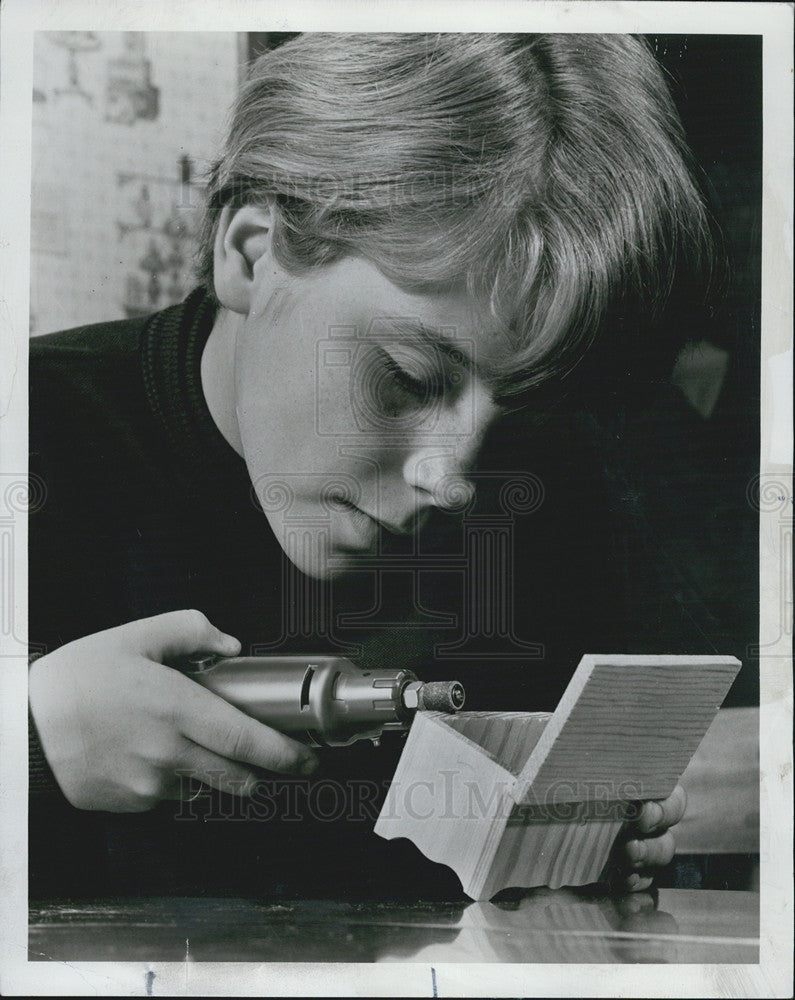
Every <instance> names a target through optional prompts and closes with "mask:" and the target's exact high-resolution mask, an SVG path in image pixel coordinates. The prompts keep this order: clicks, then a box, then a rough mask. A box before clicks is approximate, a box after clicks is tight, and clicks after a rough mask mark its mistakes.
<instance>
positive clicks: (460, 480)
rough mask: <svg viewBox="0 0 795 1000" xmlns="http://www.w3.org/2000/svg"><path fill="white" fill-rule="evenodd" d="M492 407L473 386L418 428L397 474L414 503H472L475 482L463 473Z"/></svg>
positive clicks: (459, 506)
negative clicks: (401, 478)
mask: <svg viewBox="0 0 795 1000" xmlns="http://www.w3.org/2000/svg"><path fill="white" fill-rule="evenodd" d="M497 412H498V408H497V406H496V405H495V404H494V403H493V402H492V400H491V396H490V395H489V394H488V393H487V392H486V391H485V390H484V389H479V388H477V387H475V388H474V389H473V390H472V391H471V392H470V393H467V394H465V396H462V397H461V399H459V400H458V402H457V404H456V405H455V406H454V407H450V408H449V409H447V410H446V411H444V412H441V413H437V414H435V415H434V419H433V420H432V421H430V422H429V425H426V426H425V427H423V428H421V429H419V430H418V433H417V435H416V436H415V439H414V441H413V446H412V447H411V449H410V451H409V454H408V455H407V457H406V460H405V463H404V465H403V478H404V479H405V481H406V482H407V483H408V484H409V486H411V487H413V489H414V490H415V491H416V500H417V503H418V505H419V506H433V507H439V508H441V509H442V510H460V509H462V508H464V507H466V506H468V505H469V504H470V503H471V502H472V500H473V499H474V495H475V485H474V483H473V482H472V480H471V479H469V478H468V476H469V474H470V473H471V471H472V467H473V465H474V463H475V459H476V458H477V455H478V452H479V451H480V446H481V444H482V443H483V437H484V435H485V433H486V430H487V429H488V427H489V425H490V424H491V422H492V421H493V420H494V417H495V416H496V414H497Z"/></svg>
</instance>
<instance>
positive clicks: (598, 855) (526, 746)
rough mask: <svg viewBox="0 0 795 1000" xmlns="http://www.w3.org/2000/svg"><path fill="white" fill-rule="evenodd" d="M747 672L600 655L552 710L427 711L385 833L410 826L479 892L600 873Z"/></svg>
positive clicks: (668, 659) (407, 754)
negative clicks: (624, 831)
mask: <svg viewBox="0 0 795 1000" xmlns="http://www.w3.org/2000/svg"><path fill="white" fill-rule="evenodd" d="M739 669H740V661H739V660H737V659H735V658H734V657H731V656H680V655H677V656H674V655H671V656H631V655H597V654H590V655H586V656H584V657H583V658H582V660H581V661H580V664H579V666H578V667H577V670H576V672H575V674H574V676H573V677H572V679H571V682H570V683H569V686H568V687H567V688H566V691H565V693H564V695H563V697H562V698H561V700H560V703H559V705H558V707H557V709H556V710H555V712H554V713H553V714H552V715H549V714H547V713H529V712H462V713H459V714H458V715H453V716H451V715H444V714H440V713H434V712H427V713H425V712H420V713H418V714H417V716H416V718H415V720H414V722H413V724H412V727H411V731H410V733H409V736H408V739H407V741H406V746H405V748H404V750H403V753H402V755H401V758H400V762H399V764H398V767H397V770H396V772H395V776H394V778H393V780H392V784H391V787H390V789H389V793H388V795H387V798H386V801H385V803H384V807H383V809H382V810H381V814H380V816H379V817H378V821H377V823H376V826H375V832H376V833H377V834H378V835H379V836H382V837H385V838H386V839H388V840H390V839H393V838H395V837H407V838H408V839H409V840H411V841H412V842H413V843H414V844H415V845H416V846H417V847H418V848H419V849H420V851H422V853H423V854H424V855H425V856H426V857H428V858H430V859H431V860H433V861H437V862H439V863H440V864H446V865H448V866H449V867H450V868H452V869H453V871H455V872H456V874H457V875H458V877H459V878H460V879H461V884H462V886H463V889H464V892H466V893H467V895H469V896H471V897H473V898H474V899H489V898H490V897H491V896H493V895H494V894H495V893H496V892H498V891H499V890H500V889H504V888H507V887H509V886H515V887H523V888H530V887H532V886H539V885H548V886H551V887H552V888H559V887H560V886H562V885H586V884H589V883H591V882H595V881H597V880H598V879H599V878H600V876H601V875H602V873H603V871H604V869H605V866H606V864H607V861H608V859H609V855H610V851H611V849H612V846H613V843H614V842H615V839H616V836H617V835H618V833H619V832H620V830H621V827H622V826H623V825H624V823H625V822H626V821H627V820H629V819H631V818H632V815H633V809H634V808H636V806H635V803H638V802H643V801H647V800H650V799H663V798H666V797H667V796H668V795H670V794H671V792H672V791H673V789H674V787H675V786H676V783H677V781H678V780H679V778H680V777H681V775H682V772H683V771H684V770H685V768H686V767H687V765H688V763H689V762H690V759H691V757H692V756H693V754H694V753H695V751H696V750H697V748H698V746H699V744H700V743H701V740H702V739H703V737H704V735H705V734H706V732H707V730H708V729H709V727H710V725H711V723H712V720H713V719H714V718H715V715H716V713H717V711H718V709H719V707H720V705H721V704H722V702H723V700H724V698H725V697H726V695H727V693H728V691H729V688H730V687H731V684H732V681H733V680H734V678H735V677H736V675H737V672H738V670H739Z"/></svg>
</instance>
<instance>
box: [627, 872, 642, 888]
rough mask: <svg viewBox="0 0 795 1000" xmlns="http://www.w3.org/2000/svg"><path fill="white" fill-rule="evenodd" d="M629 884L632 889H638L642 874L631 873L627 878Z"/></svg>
mask: <svg viewBox="0 0 795 1000" xmlns="http://www.w3.org/2000/svg"><path fill="white" fill-rule="evenodd" d="M627 885H628V886H629V888H630V889H636V888H637V887H638V886H639V885H640V875H638V874H635V875H630V876H629V878H628V879H627Z"/></svg>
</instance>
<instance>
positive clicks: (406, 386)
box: [382, 351, 445, 403]
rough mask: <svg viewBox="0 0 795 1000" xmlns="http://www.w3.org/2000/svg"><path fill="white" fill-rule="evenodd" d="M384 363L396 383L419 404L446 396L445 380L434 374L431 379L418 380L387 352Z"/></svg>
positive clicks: (422, 378) (383, 359)
mask: <svg viewBox="0 0 795 1000" xmlns="http://www.w3.org/2000/svg"><path fill="white" fill-rule="evenodd" d="M382 355H383V357H382V361H383V364H384V366H385V368H386V369H387V371H388V372H389V374H390V376H391V377H392V379H394V381H395V383H396V384H397V385H398V386H399V387H400V388H401V389H402V390H403V391H404V392H406V393H408V394H409V395H411V396H413V397H414V399H415V400H416V401H417V402H418V403H423V402H426V401H427V400H429V399H439V398H441V397H442V396H444V393H445V385H444V379H443V378H442V377H441V376H440V375H437V374H436V373H434V374H433V375H431V376H430V377H427V376H424V377H421V378H418V377H417V376H415V375H412V374H411V373H410V372H408V371H406V369H405V368H403V366H402V365H399V364H398V363H397V361H395V359H394V358H393V357H392V355H391V354H389V353H388V352H387V351H383V352H382Z"/></svg>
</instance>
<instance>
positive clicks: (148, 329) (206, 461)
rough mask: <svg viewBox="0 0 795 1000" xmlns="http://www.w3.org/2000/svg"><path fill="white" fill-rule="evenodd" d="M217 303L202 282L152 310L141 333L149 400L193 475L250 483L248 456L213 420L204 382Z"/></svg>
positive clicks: (244, 484)
mask: <svg viewBox="0 0 795 1000" xmlns="http://www.w3.org/2000/svg"><path fill="white" fill-rule="evenodd" d="M216 311H217V307H216V305H215V303H214V302H213V301H212V300H211V299H210V297H209V296H208V295H207V293H206V292H205V291H204V289H202V288H197V289H195V290H194V291H193V292H191V294H190V295H189V296H188V297H187V299H185V301H184V302H181V303H179V304H178V305H175V306H171V307H170V308H168V309H164V310H163V311H162V312H158V313H155V314H154V315H153V316H151V317H150V318H149V319H148V320H147V322H146V325H145V327H144V332H143V336H142V338H141V367H142V372H143V379H144V385H145V387H146V394H147V397H148V399H149V404H150V406H151V407H152V411H153V413H154V415H155V418H156V420H157V421H158V422H159V423H160V424H161V425H162V427H163V429H164V430H165V433H166V435H167V437H168V440H169V442H170V443H171V445H172V447H173V448H174V449H175V451H176V457H177V458H178V459H181V460H182V461H183V462H184V464H185V466H186V468H187V469H188V473H189V475H190V476H191V478H198V479H205V477H207V476H211V477H212V479H217V478H219V477H228V478H231V479H233V480H239V481H240V485H242V486H245V487H246V488H248V486H249V485H250V483H249V481H248V475H247V471H246V466H245V462H244V461H243V459H242V458H241V457H240V456H239V455H238V454H237V452H236V451H235V450H234V449H233V448H232V447H231V446H230V445H229V443H228V442H227V441H226V440H225V438H224V437H223V435H222V434H221V432H220V431H219V429H218V427H217V426H216V423H215V421H214V420H213V418H212V416H211V414H210V410H209V408H208V406H207V402H206V400H205V398H204V392H203V391H202V384H201V357H202V351H203V350H204V346H205V344H206V343H207V340H208V338H209V336H210V333H211V332H212V328H213V322H214V320H215V316H216Z"/></svg>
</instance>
